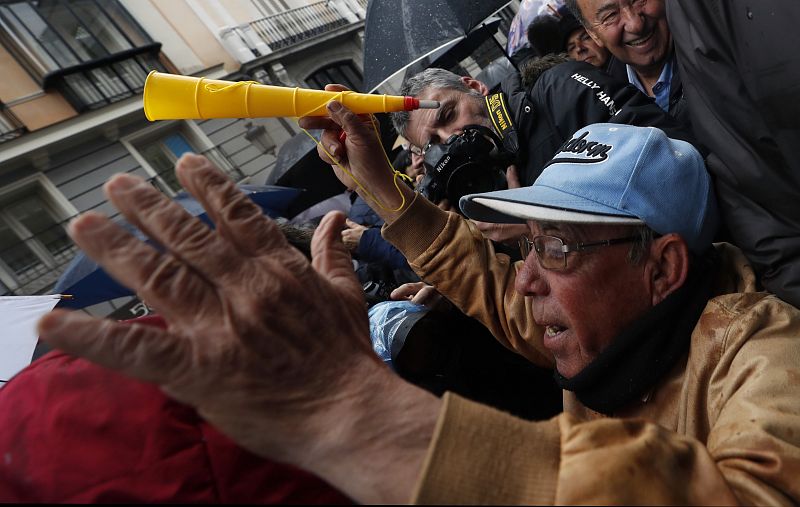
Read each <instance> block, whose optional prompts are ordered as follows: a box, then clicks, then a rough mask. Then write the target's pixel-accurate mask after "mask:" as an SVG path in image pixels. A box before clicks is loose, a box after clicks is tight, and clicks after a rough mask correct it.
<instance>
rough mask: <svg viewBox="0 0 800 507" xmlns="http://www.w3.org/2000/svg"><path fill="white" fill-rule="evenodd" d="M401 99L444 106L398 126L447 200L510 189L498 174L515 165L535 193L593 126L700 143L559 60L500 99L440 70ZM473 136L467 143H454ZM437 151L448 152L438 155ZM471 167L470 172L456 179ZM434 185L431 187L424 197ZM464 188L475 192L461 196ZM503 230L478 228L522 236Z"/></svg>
mask: <svg viewBox="0 0 800 507" xmlns="http://www.w3.org/2000/svg"><path fill="white" fill-rule="evenodd" d="M401 93H403V94H406V95H413V96H415V97H418V98H420V99H431V100H438V101H439V102H440V104H441V107H439V109H419V110H416V111H411V112H406V111H404V112H398V113H392V122H393V124H394V127H395V129H396V130H397V132H398V133H399V134H400V135H402V136H403V137H405V138H406V139H407V140H408V141H409V142H410V143H411V151H412V159H415V160H419V158H420V157H424V159H425V166H426V172H427V174H426V178H428V180H435V183H436V187H437V189H439V188H446V187H448V186H449V185H451V184H453V185H455V187H456V188H454V189H451V190H450V191H449V192H448V191H447V190H444V192H443V193H444V195H447V194H448V193H449V194H451V196H452V197H456V196H459V197H460V195H464V193H469V192H481V191H489V190H495V189H503V188H506V185H505V183H504V182H503V181H502V179H501V178H500V177H499V176H498V174H497V173H498V172H499V173H503V172H504V171H505V169H506V167H507V166H508V165H509V164H511V163H513V164H514V165H515V166H516V167H517V169H518V170H519V171H518V172H519V181H520V184H521V185H522V186H529V185H530V184H531V183H533V181H534V180H535V179H536V177H537V176H538V175H539V174H540V173H541V171H542V169H543V167H544V164H545V163H546V162H547V160H549V159H550V158H551V157H552V156H553V154H554V153H555V152H556V150H557V149H558V148H559V147H560V146H561V145H562V144H563V143H564V142H565V141H567V139H568V138H569V135H570V134H571V133H572V132H574V131H575V130H577V129H579V128H580V127H583V126H585V125H588V124H591V123H598V122H612V123H626V124H631V125H637V126H654V127H658V128H660V129H661V130H663V131H664V132H666V133H667V135H669V136H670V137H672V138H675V139H682V140H686V141H689V142H692V141H693V139H692V138H691V137H690V133H689V132H688V131H686V130H685V129H684V128H683V127H682V126H681V125H680V124H679V123H678V122H677V121H675V120H674V119H673V118H671V117H670V116H669V115H667V114H666V113H665V112H664V111H662V110H661V109H660V108H659V107H658V106H657V105H656V104H654V103H653V102H652V100H650V99H649V98H647V97H646V96H645V95H644V94H642V93H641V92H639V91H638V90H637V89H635V88H634V87H632V86H630V85H628V83H627V82H624V81H619V80H617V79H615V78H613V77H611V76H609V75H608V74H606V73H605V72H603V71H601V70H600V69H597V68H595V67H593V66H592V65H589V64H587V63H584V62H575V61H569V60H566V59H565V58H564V57H563V56H558V55H550V56H547V57H545V58H539V59H537V60H534V61H531V62H530V63H529V64H528V65H526V66H525V67H524V68H523V69H522V71H521V74H517V73H514V74H512V75H510V76H509V77H508V78H507V79H506V80H505V81H504V82H503V83H502V85H501V91H500V92H499V93H495V94H490V90H489V88H488V87H487V86H486V85H485V84H484V83H482V82H481V81H478V80H476V79H473V78H471V77H467V76H458V75H456V74H453V73H452V72H449V71H446V70H444V69H436V68H432V69H426V70H424V71H423V72H421V73H419V74H417V75H415V76H413V77H411V78H410V79H408V80H407V81H406V82H405V83H404V85H403V88H402V91H401ZM467 126H473V128H474V129H475V130H478V131H479V132H480V133H482V134H484V135H483V136H480V135H476V134H475V133H474V132H470V131H469V130H468V129H467ZM487 131H489V132H490V133H491V134H489V133H487ZM465 133H467V134H466V135H465V136H464V137H463V138H462V139H460V140H459V139H458V138H456V139H452V136H454V135H459V134H465ZM489 142H491V145H489V144H488V143H489ZM437 145H441V146H439V147H437V148H434V146H437ZM478 145H480V146H478ZM448 157H449V158H448ZM445 161H446V162H447V163H445ZM459 161H460V163H457V162H459ZM463 166H466V168H465V169H468V170H458V171H456V169H459V168H462V167H463ZM478 168H481V169H483V170H485V172H484V173H481V174H482V176H481V178H480V180H479V181H478V180H476V181H470V177H475V176H476V175H477V174H479V173H480V171H478V170H477V169H478ZM457 173H459V174H457ZM459 176H462V177H459ZM492 182H493V183H494V185H492ZM432 183H433V182H430V181H429V182H428V183H427V184H423V185H422V186H423V189H425V188H428V187H430V186H431V184H432ZM481 184H482V185H481ZM458 186H460V187H461V189H462V190H468V192H464V193H461V192H459V191H458V190H459V189H458V188H457V187H458ZM422 193H423V195H426V191H423V192H422ZM458 194H460V195H458ZM448 200H449V201H450V202H454V201H453V199H452V198H451V199H448ZM497 225H498V224H485V223H478V226H479V228H480V229H481V231H482V232H483V233H484V235H486V236H487V237H489V238H490V239H493V240H495V241H504V240H508V239H511V238H517V237H518V236H519V234H520V232H519V231H518V230H515V228H514V227H513V226H511V227H509V226H507V225H506V224H503V225H505V227H503V229H502V230H500V229H498V228H497Z"/></svg>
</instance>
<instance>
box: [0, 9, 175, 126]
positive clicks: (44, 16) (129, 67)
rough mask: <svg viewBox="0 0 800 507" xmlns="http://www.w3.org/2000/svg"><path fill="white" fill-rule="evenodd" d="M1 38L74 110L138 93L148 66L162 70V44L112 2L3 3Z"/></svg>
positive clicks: (149, 68)
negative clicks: (60, 94)
mask: <svg viewBox="0 0 800 507" xmlns="http://www.w3.org/2000/svg"><path fill="white" fill-rule="evenodd" d="M0 41H2V43H3V44H4V45H5V46H6V47H8V49H9V50H10V51H11V52H12V53H14V55H15V56H16V57H17V60H19V61H20V63H21V64H22V65H23V66H25V68H26V69H27V70H28V72H30V73H31V75H33V76H34V77H35V78H37V79H39V80H40V81H41V82H42V86H43V87H45V88H47V87H49V86H54V87H56V88H57V89H58V90H59V91H61V92H62V93H63V94H64V96H65V97H66V98H67V100H69V101H70V102H71V103H72V105H73V106H74V107H75V108H76V109H77V110H78V111H84V110H87V109H95V108H97V107H101V106H104V105H107V104H110V103H113V102H116V101H118V100H121V99H123V98H127V97H130V96H132V95H134V94H136V93H139V92H140V91H141V90H142V88H143V86H144V79H145V77H146V76H147V74H148V72H149V71H150V70H153V69H156V70H161V71H163V70H164V68H163V66H162V65H161V64H160V63H159V62H158V59H157V55H158V50H159V48H160V44H155V43H153V41H152V40H151V39H150V38H149V37H148V35H147V34H146V33H145V32H144V31H143V30H142V29H141V27H139V25H138V24H137V23H136V22H135V21H134V20H133V18H132V17H131V16H130V15H129V14H128V13H127V12H126V11H125V10H124V8H122V6H121V5H120V4H119V3H118V2H117V1H116V0H110V1H104V2H98V1H97V0H70V1H66V0H28V1H17V2H7V3H2V4H0Z"/></svg>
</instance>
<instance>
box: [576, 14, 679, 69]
mask: <svg viewBox="0 0 800 507" xmlns="http://www.w3.org/2000/svg"><path fill="white" fill-rule="evenodd" d="M578 5H579V6H580V9H581V14H583V18H584V19H585V20H586V23H587V25H588V26H587V27H586V30H587V32H588V33H589V35H590V36H591V37H592V38H593V39H594V40H595V41H596V42H597V43H598V44H599V45H600V46H602V47H605V48H607V49H608V50H609V51H610V52H611V54H613V55H614V56H615V57H617V59H619V60H620V61H622V62H623V63H627V64H629V65H631V66H632V67H633V68H634V69H637V70H638V69H646V68H653V67H660V66H662V65H663V63H664V61H665V60H666V58H667V56H668V55H669V49H670V46H671V45H672V37H671V35H670V31H669V27H668V26H667V16H666V10H665V8H664V0H578Z"/></svg>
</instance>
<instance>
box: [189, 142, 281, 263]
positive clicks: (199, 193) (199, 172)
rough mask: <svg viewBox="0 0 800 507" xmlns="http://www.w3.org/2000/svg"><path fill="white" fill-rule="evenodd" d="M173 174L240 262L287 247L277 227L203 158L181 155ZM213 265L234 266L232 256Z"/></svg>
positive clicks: (234, 257)
mask: <svg viewBox="0 0 800 507" xmlns="http://www.w3.org/2000/svg"><path fill="white" fill-rule="evenodd" d="M175 172H176V174H177V176H178V179H179V180H180V182H181V184H182V185H183V187H184V188H185V189H186V190H187V191H188V192H189V193H190V194H192V195H193V196H194V197H195V198H196V199H197V200H198V201H199V202H200V203H201V204H202V205H203V208H205V210H206V212H207V213H208V216H209V217H210V218H211V220H212V222H214V223H215V224H216V227H217V231H218V232H219V234H220V235H221V236H222V237H223V238H224V239H225V241H226V242H227V243H229V244H231V245H233V246H234V247H235V249H236V251H237V252H238V256H239V257H240V258H241V259H242V260H244V259H246V258H248V257H257V256H260V255H264V254H268V253H270V252H272V251H274V250H276V249H284V248H287V247H288V245H289V243H288V242H287V241H286V238H285V236H284V235H283V233H282V232H281V230H280V228H279V227H278V226H277V224H275V222H273V221H272V220H270V219H269V218H267V217H266V216H264V212H263V211H262V210H261V208H259V207H258V205H256V204H255V203H254V202H253V201H252V199H250V198H249V197H247V195H246V194H244V193H243V192H242V191H241V190H239V189H238V188H237V187H236V185H235V184H234V183H233V181H231V179H230V178H228V177H227V176H226V175H224V174H223V173H222V171H220V170H219V169H217V168H216V167H215V166H214V164H212V163H211V162H210V161H209V160H208V159H207V158H205V157H202V156H199V155H193V154H185V155H183V156H182V157H181V158H180V160H178V164H177V166H176V168H175ZM217 262H220V263H223V264H227V265H231V264H235V263H236V256H234V255H230V254H229V255H228V256H227V257H226V258H224V259H219V260H217Z"/></svg>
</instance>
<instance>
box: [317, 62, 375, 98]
mask: <svg viewBox="0 0 800 507" xmlns="http://www.w3.org/2000/svg"><path fill="white" fill-rule="evenodd" d="M363 82H364V78H363V76H362V75H361V71H359V70H358V68H357V67H356V66H355V65H354V64H353V62H351V61H343V62H337V63H334V64H331V65H328V66H326V67H322V68H321V69H319V70H317V71H316V72H314V73H313V74H311V75H310V76H308V77H307V78H306V83H308V85H309V86H311V87H312V88H317V89H319V90H322V89H324V88H325V85H326V84H330V83H337V84H342V85H345V86H347V87H348V88H350V89H351V90H356V91H357V90H361V86H362V84H363Z"/></svg>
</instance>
